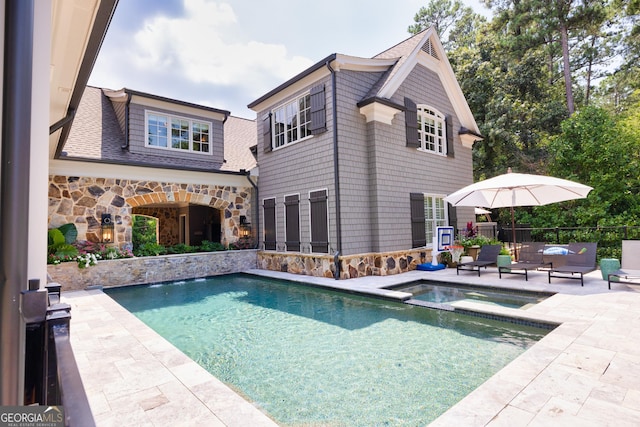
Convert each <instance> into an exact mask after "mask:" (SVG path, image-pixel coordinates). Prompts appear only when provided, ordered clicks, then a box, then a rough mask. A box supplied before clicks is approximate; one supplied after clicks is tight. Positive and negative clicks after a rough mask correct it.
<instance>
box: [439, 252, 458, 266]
mask: <svg viewBox="0 0 640 427" xmlns="http://www.w3.org/2000/svg"><path fill="white" fill-rule="evenodd" d="M439 256H440V264H444V265H446V266H447V267H455V265H454V264H453V260H452V259H451V252H449V251H444V252H440V254H439Z"/></svg>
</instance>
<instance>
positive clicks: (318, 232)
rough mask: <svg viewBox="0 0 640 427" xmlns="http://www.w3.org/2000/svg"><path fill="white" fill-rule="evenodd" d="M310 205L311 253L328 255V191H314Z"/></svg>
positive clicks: (310, 197) (310, 196) (310, 198)
mask: <svg viewBox="0 0 640 427" xmlns="http://www.w3.org/2000/svg"><path fill="white" fill-rule="evenodd" d="M309 204H310V205H311V251H312V252H322V253H328V252H329V229H328V224H329V222H328V217H327V191H326V190H320V191H312V192H311V194H310V195H309Z"/></svg>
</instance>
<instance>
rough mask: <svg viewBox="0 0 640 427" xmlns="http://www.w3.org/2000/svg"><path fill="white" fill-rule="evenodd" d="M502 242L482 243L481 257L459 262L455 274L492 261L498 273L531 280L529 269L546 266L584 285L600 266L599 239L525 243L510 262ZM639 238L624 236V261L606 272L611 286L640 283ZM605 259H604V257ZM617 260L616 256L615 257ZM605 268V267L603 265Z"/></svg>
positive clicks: (550, 272) (549, 271) (552, 274)
mask: <svg viewBox="0 0 640 427" xmlns="http://www.w3.org/2000/svg"><path fill="white" fill-rule="evenodd" d="M500 249H501V245H484V246H482V248H481V250H480V253H479V255H478V258H477V259H476V260H474V261H470V262H462V263H458V265H457V266H456V274H460V270H463V271H477V272H478V276H480V269H481V268H482V267H484V268H485V269H486V268H487V266H490V265H497V267H498V275H499V277H500V278H502V275H503V274H521V275H524V277H525V280H529V271H530V270H544V271H546V272H547V274H548V279H549V283H551V278H552V277H556V278H565V279H576V280H580V285H581V286H584V275H585V274H587V273H590V272H592V271H595V270H596V269H597V268H598V265H597V262H596V249H597V243H590V242H576V243H569V244H567V245H555V246H554V245H547V244H546V243H544V242H525V243H522V244H521V246H520V249H519V251H518V255H519V256H518V259H517V261H516V262H512V263H510V264H508V265H501V264H499V263H498V255H499V253H500ZM639 253H640V240H624V241H623V242H622V264H621V265H620V264H618V265H614V267H613V268H612V269H611V270H607V271H604V272H603V278H606V280H607V281H608V284H609V289H611V282H612V281H624V282H626V283H637V284H640V257H639V256H638V254H639ZM603 261H604V260H603ZM613 261H615V262H617V260H613ZM603 270H604V269H603Z"/></svg>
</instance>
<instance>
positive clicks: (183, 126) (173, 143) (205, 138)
mask: <svg viewBox="0 0 640 427" xmlns="http://www.w3.org/2000/svg"><path fill="white" fill-rule="evenodd" d="M146 135H147V138H146V146H147V147H153V148H160V149H165V150H177V151H189V152H195V153H202V154H211V123H210V122H204V121H200V120H194V119H190V118H185V117H178V116H172V115H168V114H163V113H156V112H150V111H148V112H147V113H146Z"/></svg>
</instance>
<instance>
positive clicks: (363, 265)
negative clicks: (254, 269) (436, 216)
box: [258, 248, 431, 279]
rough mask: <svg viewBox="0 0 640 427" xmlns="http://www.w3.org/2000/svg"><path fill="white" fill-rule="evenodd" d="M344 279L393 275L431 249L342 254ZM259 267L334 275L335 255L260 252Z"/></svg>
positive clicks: (427, 255) (428, 255) (407, 268)
mask: <svg viewBox="0 0 640 427" xmlns="http://www.w3.org/2000/svg"><path fill="white" fill-rule="evenodd" d="M339 261H340V265H341V268H340V271H341V272H340V279H353V278H356V277H364V276H389V275H392V274H399V273H405V272H407V271H411V270H415V269H416V267H417V265H418V264H422V263H425V262H430V261H431V249H424V248H421V249H420V248H419V249H411V250H406V251H395V252H385V253H370V254H356V255H348V256H341V257H339ZM258 268H261V269H263V270H273V271H285V272H288V273H294V274H302V275H307V276H315V277H331V278H332V277H334V273H335V264H334V258H333V256H332V255H320V254H303V253H298V252H295V253H293V252H266V251H259V252H258Z"/></svg>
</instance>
